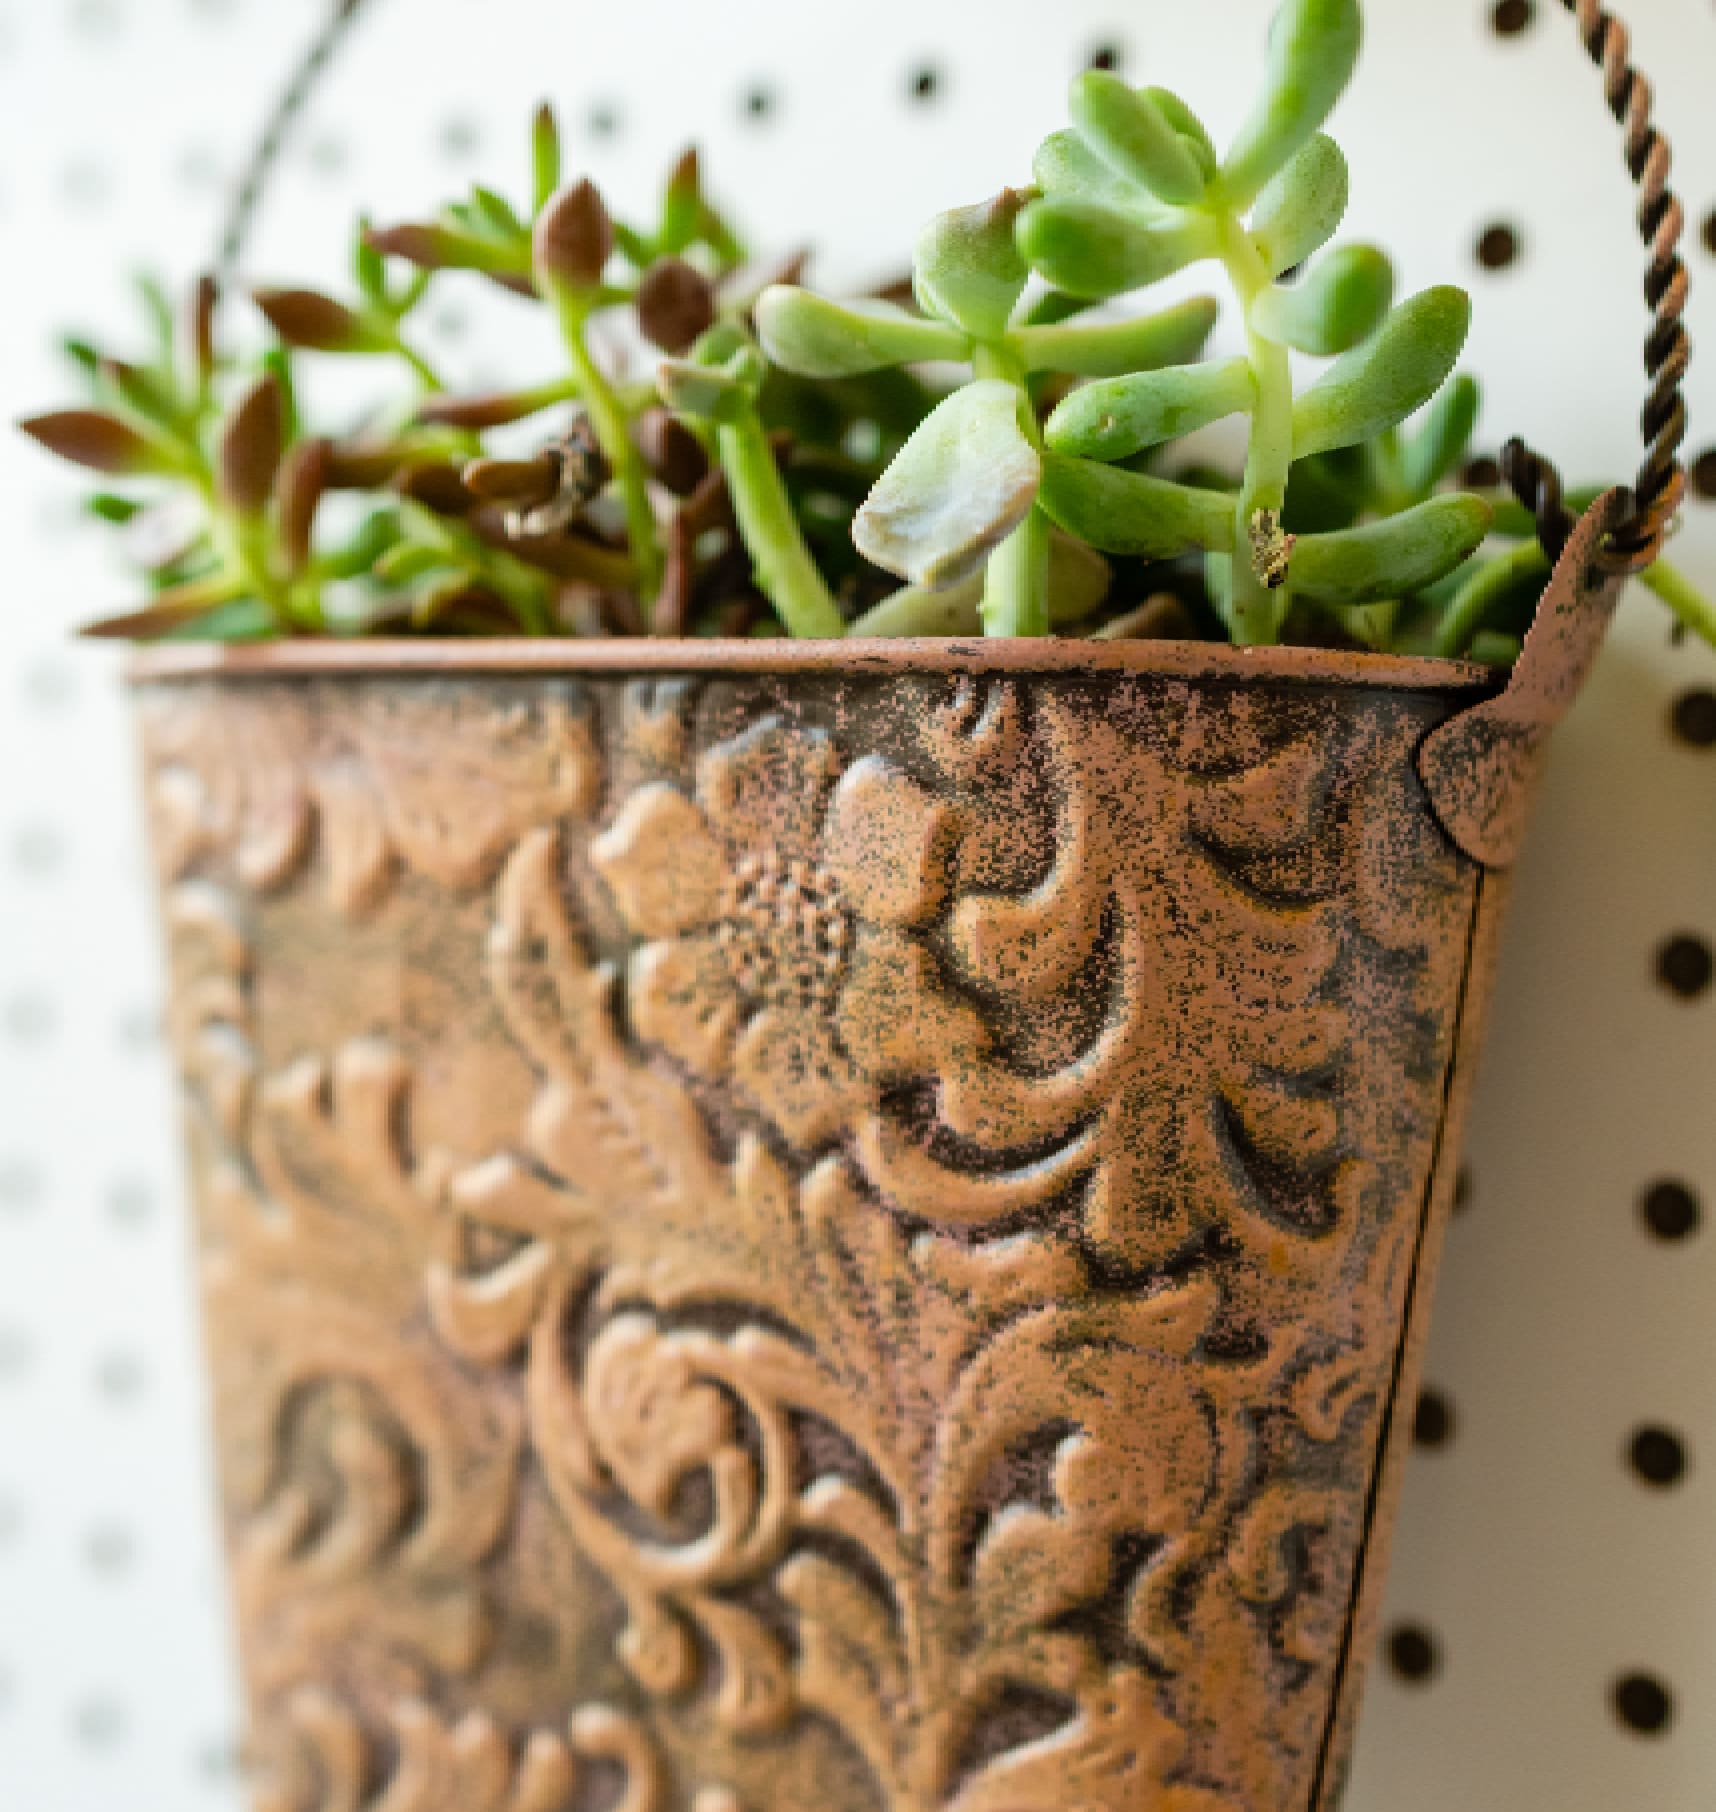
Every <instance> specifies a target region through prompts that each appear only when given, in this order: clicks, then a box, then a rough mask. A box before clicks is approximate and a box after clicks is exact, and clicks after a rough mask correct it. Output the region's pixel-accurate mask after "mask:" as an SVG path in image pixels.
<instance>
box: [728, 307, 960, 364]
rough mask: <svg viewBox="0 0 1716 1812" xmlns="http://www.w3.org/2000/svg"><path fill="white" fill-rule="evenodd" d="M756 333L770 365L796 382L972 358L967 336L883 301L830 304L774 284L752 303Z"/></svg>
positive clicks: (956, 329) (954, 328)
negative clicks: (754, 312)
mask: <svg viewBox="0 0 1716 1812" xmlns="http://www.w3.org/2000/svg"><path fill="white" fill-rule="evenodd" d="M756 321H757V334H758V337H759V338H760V339H761V340H762V343H763V350H764V351H765V352H766V353H767V354H768V356H769V358H770V359H771V361H773V363H775V364H776V365H779V366H780V367H781V369H782V370H783V371H790V372H791V373H792V374H793V375H794V376H795V377H805V378H847V377H863V376H865V375H866V374H868V373H869V372H872V371H881V370H884V369H886V368H887V367H889V366H892V365H914V364H923V363H928V362H930V361H933V360H937V359H966V358H969V357H970V356H971V341H970V339H969V337H968V336H967V335H965V334H963V333H961V332H960V330H959V329H958V328H956V327H949V326H947V325H946V324H945V323H944V322H941V321H925V320H922V319H920V318H919V317H918V316H916V315H910V314H907V313H906V311H905V310H904V309H902V308H896V307H894V306H893V305H892V304H891V303H888V302H830V301H829V300H827V298H826V297H823V296H818V295H815V294H813V293H812V292H811V291H810V290H807V289H792V288H788V287H787V286H786V285H784V284H776V285H774V286H773V287H772V288H770V289H766V290H764V291H763V293H762V295H761V296H760V297H759V298H758V300H757V308H756Z"/></svg>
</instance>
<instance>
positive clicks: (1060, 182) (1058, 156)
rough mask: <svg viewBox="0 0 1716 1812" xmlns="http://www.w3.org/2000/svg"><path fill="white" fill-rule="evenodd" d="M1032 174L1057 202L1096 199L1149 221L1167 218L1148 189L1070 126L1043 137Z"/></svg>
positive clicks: (1047, 193)
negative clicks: (1123, 173) (1126, 175)
mask: <svg viewBox="0 0 1716 1812" xmlns="http://www.w3.org/2000/svg"><path fill="white" fill-rule="evenodd" d="M1031 175H1032V179H1033V181H1034V182H1035V183H1036V186H1037V188H1038V189H1039V190H1040V191H1041V192H1042V193H1043V194H1044V195H1047V196H1050V197H1052V198H1053V199H1054V200H1056V201H1089V202H1094V203H1096V204H1097V205H1098V206H1100V207H1108V208H1114V209H1116V210H1117V211H1118V212H1120V213H1130V214H1132V215H1134V216H1135V217H1137V218H1140V219H1145V220H1149V219H1164V218H1166V217H1167V215H1166V210H1165V209H1163V208H1162V206H1161V205H1160V204H1159V203H1158V202H1157V200H1156V198H1155V197H1154V196H1153V195H1152V194H1151V193H1150V191H1149V190H1148V189H1146V188H1143V187H1141V186H1140V185H1139V184H1137V183H1135V182H1128V181H1127V180H1126V179H1125V178H1124V177H1123V176H1121V175H1120V174H1119V173H1118V172H1117V171H1116V170H1115V169H1114V168H1113V167H1112V166H1111V165H1109V164H1107V163H1105V162H1104V161H1103V159H1102V158H1100V157H1098V156H1097V154H1096V152H1095V151H1094V150H1093V149H1092V148H1091V146H1090V145H1089V144H1087V143H1086V142H1085V140H1084V138H1083V136H1082V135H1081V134H1080V133H1077V132H1074V131H1072V130H1071V129H1070V128H1069V129H1068V130H1066V131H1062V132H1055V133H1051V134H1050V135H1049V137H1047V138H1046V139H1044V140H1043V142H1042V144H1041V145H1040V146H1039V147H1038V148H1037V156H1036V160H1035V162H1034V163H1033V165H1032V169H1031Z"/></svg>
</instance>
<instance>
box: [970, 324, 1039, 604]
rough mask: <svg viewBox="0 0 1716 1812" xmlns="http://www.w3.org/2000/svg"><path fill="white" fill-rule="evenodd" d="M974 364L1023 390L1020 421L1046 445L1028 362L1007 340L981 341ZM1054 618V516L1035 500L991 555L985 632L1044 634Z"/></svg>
mask: <svg viewBox="0 0 1716 1812" xmlns="http://www.w3.org/2000/svg"><path fill="white" fill-rule="evenodd" d="M972 366H973V370H974V372H975V374H976V375H977V376H978V377H979V378H994V379H998V380H999V381H1000V382H1002V383H1004V384H1011V385H1012V386H1013V388H1014V389H1015V390H1016V391H1017V392H1018V393H1019V422H1020V426H1021V427H1022V428H1023V429H1024V431H1025V433H1026V435H1027V437H1028V438H1029V439H1030V441H1031V444H1032V445H1033V446H1034V447H1035V448H1036V449H1037V451H1038V452H1039V453H1041V452H1042V450H1043V431H1042V427H1041V425H1040V424H1039V422H1038V420H1037V411H1036V408H1035V406H1034V405H1033V403H1032V401H1031V393H1030V389H1029V384H1028V378H1027V374H1026V371H1025V366H1024V363H1023V361H1022V360H1021V359H1019V357H1018V356H1017V355H1016V354H1015V353H1014V352H1013V351H1012V350H1011V348H1009V347H1006V346H1001V345H994V344H990V345H980V346H978V347H977V348H976V351H975V353H974V354H973V359H972ZM1049 632H1050V623H1049V520H1048V518H1047V517H1046V516H1045V515H1044V514H1043V512H1042V510H1041V509H1040V508H1039V507H1038V506H1036V505H1035V504H1033V505H1032V507H1031V512H1030V514H1029V515H1028V516H1027V517H1026V518H1025V520H1024V521H1023V522H1022V523H1020V525H1019V526H1018V527H1017V528H1016V529H1015V530H1014V531H1013V532H1012V534H1011V535H1009V536H1008V537H1007V539H1006V540H1005V541H1004V542H1002V544H1001V545H1000V547H998V548H997V549H996V550H995V552H994V553H993V554H992V555H990V557H989V566H988V571H987V573H986V575H985V578H984V586H983V633H984V634H985V635H993V636H1044V635H1048V634H1049Z"/></svg>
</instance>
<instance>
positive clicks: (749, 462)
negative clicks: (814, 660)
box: [716, 410, 846, 640]
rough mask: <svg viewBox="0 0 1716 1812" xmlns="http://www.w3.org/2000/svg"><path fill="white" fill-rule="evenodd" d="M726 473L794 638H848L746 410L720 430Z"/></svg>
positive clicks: (743, 527) (771, 456)
mask: <svg viewBox="0 0 1716 1812" xmlns="http://www.w3.org/2000/svg"><path fill="white" fill-rule="evenodd" d="M716 435H717V440H718V442H719V451H720V456H721V466H722V469H723V470H724V471H725V472H726V474H727V482H728V486H729V488H730V489H731V491H732V494H733V512H734V514H735V515H736V516H737V517H738V519H739V532H740V534H741V535H742V537H743V538H744V542H745V545H746V547H748V548H749V549H750V550H751V559H752V561H753V563H754V565H755V567H756V571H757V582H758V584H759V585H761V587H762V589H763V591H764V592H765V593H766V594H767V595H768V597H769V599H770V601H771V602H772V603H773V604H774V607H775V609H776V610H777V611H778V612H779V613H780V617H781V621H782V622H783V623H785V624H786V627H787V631H788V633H789V634H791V635H794V636H800V637H804V638H808V639H813V640H828V639H830V638H833V637H838V636H843V635H845V633H846V620H845V618H844V617H842V616H841V614H840V611H839V609H838V608H837V607H836V605H835V602H834V600H833V598H832V597H831V596H830V595H829V591H828V585H827V582H826V581H825V580H824V579H823V576H822V573H821V571H820V569H819V568H818V567H817V564H816V562H815V560H814V559H812V558H811V554H810V550H809V549H808V548H807V547H806V546H805V543H804V536H803V534H802V533H801V532H800V530H799V525H798V518H797V516H796V515H795V514H794V512H793V507H792V499H791V498H790V497H789V496H788V494H787V489H786V486H785V484H784V483H783V482H782V480H781V473H780V467H779V465H778V464H777V463H776V461H775V452H774V448H773V447H771V446H770V445H769V437H768V433H767V431H766V430H765V429H764V427H763V424H762V421H761V419H760V418H759V417H758V415H757V414H756V412H755V411H754V410H745V411H744V412H743V413H742V414H740V415H739V416H738V418H737V419H736V420H733V421H727V422H723V423H721V425H720V426H719V427H718V428H717V430H716Z"/></svg>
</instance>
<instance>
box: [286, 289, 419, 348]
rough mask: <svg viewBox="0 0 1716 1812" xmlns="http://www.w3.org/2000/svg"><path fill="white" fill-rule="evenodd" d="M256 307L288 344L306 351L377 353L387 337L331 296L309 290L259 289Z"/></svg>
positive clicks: (385, 344) (383, 346) (384, 346)
mask: <svg viewBox="0 0 1716 1812" xmlns="http://www.w3.org/2000/svg"><path fill="white" fill-rule="evenodd" d="M255 301H256V306H257V307H258V308H260V309H261V310H262V312H263V314H264V315H265V316H266V317H267V320H268V324H269V326H270V327H272V328H273V329H274V331H275V332H276V333H277V334H279V336H280V338H281V339H282V340H284V341H285V342H286V344H287V345H288V346H294V347H298V348H300V349H302V350H304V351H306V352H381V351H384V350H385V349H386V347H387V345H388V340H387V337H386V336H385V335H384V334H380V333H377V332H376V330H375V329H374V328H373V327H372V326H370V325H369V324H368V323H367V322H366V321H365V320H364V319H363V317H362V316H361V315H359V314H357V313H356V312H355V311H354V310H352V309H349V308H347V307H346V305H345V304H344V303H343V302H336V301H335V300H334V298H333V297H332V296H324V295H322V294H321V293H320V292H319V291H317V290H313V289H259V290H257V291H256V292H255Z"/></svg>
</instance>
